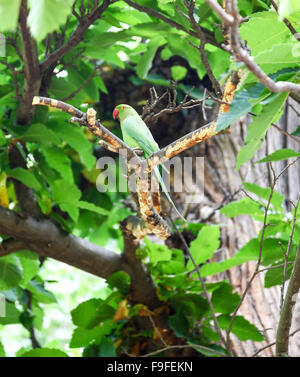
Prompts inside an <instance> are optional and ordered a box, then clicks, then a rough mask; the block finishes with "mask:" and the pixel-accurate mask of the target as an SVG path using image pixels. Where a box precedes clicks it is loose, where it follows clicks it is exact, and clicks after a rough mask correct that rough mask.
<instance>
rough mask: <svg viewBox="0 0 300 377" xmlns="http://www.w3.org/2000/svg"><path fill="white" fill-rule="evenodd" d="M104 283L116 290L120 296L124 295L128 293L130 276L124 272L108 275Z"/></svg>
mask: <svg viewBox="0 0 300 377" xmlns="http://www.w3.org/2000/svg"><path fill="white" fill-rule="evenodd" d="M106 282H107V284H108V285H109V287H110V288H112V289H113V288H117V289H118V290H119V291H120V292H121V293H122V295H126V294H128V293H129V291H130V276H129V275H128V274H127V273H126V272H124V271H117V272H114V273H113V274H111V275H109V277H108V278H107V279H106Z"/></svg>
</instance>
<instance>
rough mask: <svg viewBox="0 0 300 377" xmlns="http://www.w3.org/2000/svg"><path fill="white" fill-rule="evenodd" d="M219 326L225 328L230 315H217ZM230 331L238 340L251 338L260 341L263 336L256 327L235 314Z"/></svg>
mask: <svg viewBox="0 0 300 377" xmlns="http://www.w3.org/2000/svg"><path fill="white" fill-rule="evenodd" d="M217 319H218V323H219V326H220V327H221V329H223V330H227V329H228V326H229V323H230V320H231V317H230V316H229V315H221V316H219V317H217ZM232 333H233V334H234V335H236V336H237V337H238V338H239V339H240V340H242V341H246V340H253V341H255V342H262V341H263V340H264V339H265V338H264V337H263V335H262V334H261V333H260V332H259V331H258V329H257V327H256V326H254V325H252V324H251V323H250V322H249V321H247V320H246V319H245V318H244V317H242V316H236V317H235V320H234V322H233V326H232Z"/></svg>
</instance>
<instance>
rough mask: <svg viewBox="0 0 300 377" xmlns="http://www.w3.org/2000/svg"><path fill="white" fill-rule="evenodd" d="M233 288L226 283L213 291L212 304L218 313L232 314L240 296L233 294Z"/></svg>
mask: <svg viewBox="0 0 300 377" xmlns="http://www.w3.org/2000/svg"><path fill="white" fill-rule="evenodd" d="M232 291H233V287H232V286H231V285H230V284H229V283H227V282H226V281H224V282H222V284H221V286H220V287H219V288H217V289H216V290H214V291H213V294H212V304H213V307H214V310H215V312H216V313H223V314H227V313H232V312H233V311H234V309H235V308H236V306H237V305H238V303H239V302H240V296H239V294H238V293H232Z"/></svg>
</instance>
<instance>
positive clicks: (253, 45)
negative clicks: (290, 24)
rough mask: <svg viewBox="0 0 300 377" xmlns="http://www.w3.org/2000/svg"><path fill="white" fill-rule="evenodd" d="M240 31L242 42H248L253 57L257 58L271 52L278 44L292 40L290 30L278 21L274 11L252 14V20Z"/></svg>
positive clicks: (245, 23)
mask: <svg viewBox="0 0 300 377" xmlns="http://www.w3.org/2000/svg"><path fill="white" fill-rule="evenodd" d="M240 31H241V37H242V40H246V41H247V45H248V46H249V47H250V49H251V55H252V56H257V55H258V54H259V53H260V52H263V51H267V50H270V49H271V48H272V47H273V46H274V45H276V44H278V43H285V42H288V41H289V40H290V31H289V29H288V28H287V27H286V25H285V24H284V23H283V22H280V21H279V20H278V16H277V14H276V12H274V11H271V12H270V11H267V12H258V13H254V14H252V15H251V16H250V20H249V21H248V22H244V23H243V24H242V25H241V28H240ZM262 36H263V38H262Z"/></svg>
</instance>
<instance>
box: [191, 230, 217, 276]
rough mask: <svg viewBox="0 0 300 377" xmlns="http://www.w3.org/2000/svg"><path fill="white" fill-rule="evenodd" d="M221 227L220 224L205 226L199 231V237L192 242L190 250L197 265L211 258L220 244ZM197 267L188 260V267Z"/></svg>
mask: <svg viewBox="0 0 300 377" xmlns="http://www.w3.org/2000/svg"><path fill="white" fill-rule="evenodd" d="M219 238H220V228H219V226H217V225H216V226H204V227H203V228H201V230H200V231H199V233H198V236H197V238H196V239H195V240H194V241H192V242H191V246H190V252H191V254H192V256H193V258H194V261H195V263H196V264H197V265H199V264H201V263H204V262H205V261H206V260H207V259H210V258H211V257H212V256H213V254H214V251H215V250H216V249H217V248H218V247H219V245H220V240H219ZM194 268H195V266H194V264H193V263H192V261H191V260H189V261H188V264H187V269H188V270H189V271H190V270H193V269H194Z"/></svg>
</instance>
